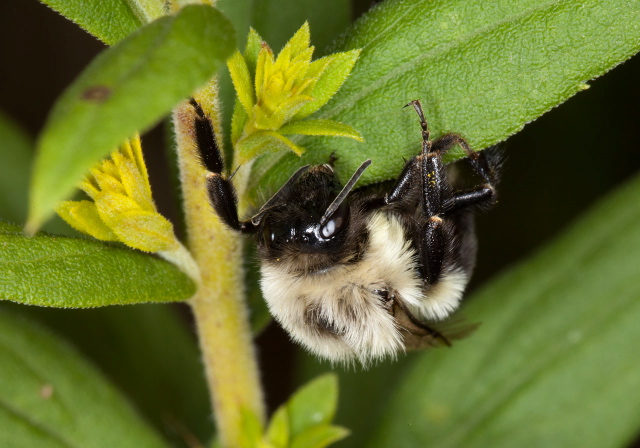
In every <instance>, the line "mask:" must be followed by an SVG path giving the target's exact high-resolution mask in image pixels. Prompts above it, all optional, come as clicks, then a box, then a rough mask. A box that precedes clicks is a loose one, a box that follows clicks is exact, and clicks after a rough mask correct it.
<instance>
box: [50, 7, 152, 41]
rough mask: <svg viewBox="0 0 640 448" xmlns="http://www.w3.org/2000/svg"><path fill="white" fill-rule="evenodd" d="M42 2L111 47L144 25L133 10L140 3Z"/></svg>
mask: <svg viewBox="0 0 640 448" xmlns="http://www.w3.org/2000/svg"><path fill="white" fill-rule="evenodd" d="M42 3H44V4H46V5H47V6H49V7H50V8H51V9H54V10H56V11H57V12H59V13H60V14H62V15H63V16H65V17H66V18H67V19H69V20H71V21H72V22H75V23H77V24H78V25H79V26H81V27H82V28H83V29H84V30H85V31H87V32H88V33H91V34H92V35H94V36H95V37H97V38H98V39H100V40H101V41H102V42H104V43H105V44H108V45H114V44H116V43H117V42H119V41H121V40H122V39H124V38H125V37H127V36H128V35H129V34H131V33H133V32H134V31H135V30H137V29H138V28H139V27H140V25H142V23H143V22H142V21H141V20H140V18H139V17H138V16H136V13H135V12H134V10H133V9H132V8H131V6H132V5H134V4H135V3H138V2H136V1H135V0H134V1H131V2H130V1H127V0H103V1H99V2H86V1H84V0H42Z"/></svg>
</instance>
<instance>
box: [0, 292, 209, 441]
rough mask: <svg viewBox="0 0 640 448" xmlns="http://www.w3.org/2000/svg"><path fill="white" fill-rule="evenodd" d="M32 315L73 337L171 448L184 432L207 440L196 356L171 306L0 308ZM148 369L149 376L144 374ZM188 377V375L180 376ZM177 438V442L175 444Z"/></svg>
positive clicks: (193, 344) (189, 333) (205, 405)
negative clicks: (169, 438) (166, 438)
mask: <svg viewBox="0 0 640 448" xmlns="http://www.w3.org/2000/svg"><path fill="white" fill-rule="evenodd" d="M7 308H9V311H13V312H16V313H19V314H20V315H23V316H26V317H29V318H30V319H36V320H37V321H38V322H41V323H43V324H45V325H46V327H47V328H50V329H51V330H52V331H54V332H55V333H56V334H59V335H60V336H62V337H64V338H65V339H66V340H69V341H70V342H72V343H73V345H74V347H75V348H77V349H78V350H79V351H80V352H82V353H83V354H84V356H85V358H86V359H87V360H90V362H91V363H92V364H94V365H96V367H98V368H99V369H100V371H101V372H104V374H105V375H106V376H107V377H108V378H109V380H110V381H112V382H113V383H114V385H115V386H116V387H118V389H120V390H122V391H123V392H124V393H126V395H127V397H128V398H129V400H130V401H131V402H132V404H133V405H134V406H135V407H136V408H137V409H139V410H140V412H141V413H142V414H143V415H144V416H145V417H147V418H148V419H149V422H150V423H152V424H154V426H155V427H156V428H157V429H158V430H159V431H160V432H161V433H162V434H164V435H166V436H167V437H171V442H172V444H173V445H174V446H176V447H182V446H185V447H186V444H185V443H184V440H183V437H184V435H185V433H186V434H190V435H194V436H195V437H196V438H197V439H198V440H208V439H209V438H210V437H211V433H212V432H213V421H212V420H211V419H206V418H202V416H203V415H207V414H208V413H209V412H210V404H209V394H208V392H207V385H206V382H205V380H204V372H203V369H202V362H201V355H200V352H199V350H198V347H197V343H196V340H195V338H194V336H193V334H192V331H191V329H190V328H189V326H188V322H186V321H185V319H183V317H184V315H183V314H182V313H181V312H180V311H182V310H180V309H177V307H176V306H171V305H158V304H144V305H137V306H127V307H121V306H109V307H102V308H93V309H76V310H73V309H60V308H45V307H39V306H23V305H18V304H13V303H10V302H3V303H2V304H0V310H2V309H7ZM150 368H152V370H153V381H150V380H149V372H150ZM185 378H188V379H189V380H188V381H185ZM180 442H182V443H180Z"/></svg>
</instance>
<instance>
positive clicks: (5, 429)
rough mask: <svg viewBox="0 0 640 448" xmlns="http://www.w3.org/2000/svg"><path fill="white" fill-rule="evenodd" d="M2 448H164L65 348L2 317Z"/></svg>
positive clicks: (13, 317) (14, 318) (15, 318)
mask: <svg viewBox="0 0 640 448" xmlns="http://www.w3.org/2000/svg"><path fill="white" fill-rule="evenodd" d="M0 446H3V447H12V448H71V447H80V446H81V447H84V448H103V447H104V448H107V447H114V446H117V447H121V448H137V447H141V446H144V447H146V448H166V447H167V445H166V444H165V443H164V442H163V441H162V440H161V439H160V437H159V436H158V435H156V434H155V433H154V432H153V431H152V430H151V428H150V427H149V426H148V425H147V424H146V423H145V422H144V421H143V420H142V419H141V418H140V417H139V416H138V415H137V414H136V413H135V412H134V410H133V408H132V407H131V406H130V405H129V404H128V403H127V402H126V400H125V399H124V398H123V397H122V396H121V395H120V394H119V393H118V392H117V391H116V389H115V388H114V387H113V386H111V385H110V384H109V383H108V382H107V381H106V380H105V379H104V378H103V377H102V376H101V375H100V374H99V373H98V371H96V369H94V368H93V367H91V366H89V365H88V364H87V363H86V362H85V361H83V360H82V359H81V357H80V356H79V355H78V354H77V353H76V352H75V351H74V350H72V349H71V347H69V346H68V345H67V344H66V343H65V342H63V341H61V340H60V339H58V338H57V337H56V336H54V335H53V334H51V333H50V332H48V331H45V330H44V329H42V328H41V327H39V326H37V325H35V324H33V323H32V322H30V321H28V320H26V319H24V318H23V317H21V316H19V315H18V314H16V313H13V312H9V311H8V310H7V309H6V308H2V309H1V310H0Z"/></svg>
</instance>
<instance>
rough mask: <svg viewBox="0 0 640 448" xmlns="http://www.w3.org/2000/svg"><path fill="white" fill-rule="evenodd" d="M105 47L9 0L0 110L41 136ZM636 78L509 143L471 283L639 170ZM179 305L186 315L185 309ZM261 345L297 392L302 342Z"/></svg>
mask: <svg viewBox="0 0 640 448" xmlns="http://www.w3.org/2000/svg"><path fill="white" fill-rule="evenodd" d="M357 3H358V4H356V5H355V7H354V11H358V12H362V11H364V10H366V7H367V6H368V2H357ZM296 28H297V25H296ZM103 48H104V46H103V45H102V44H101V43H99V42H98V41H97V40H95V39H94V38H93V37H91V36H90V35H88V34H87V33H85V32H84V31H82V30H81V29H80V28H78V27H77V26H76V25H74V24H73V23H71V22H69V21H67V20H66V19H64V18H63V17H61V16H59V15H58V14H57V13H55V12H53V11H51V10H49V9H48V8H47V7H45V6H44V5H42V4H40V3H38V2H37V1H36V0H3V1H2V2H0V61H1V62H0V110H2V111H3V112H5V113H6V114H7V115H8V116H9V117H11V118H12V119H14V120H15V121H16V122H18V123H19V124H20V125H21V126H22V127H23V128H24V129H25V130H26V131H27V132H28V133H29V134H30V135H32V136H34V137H35V136H36V135H37V134H38V132H39V131H40V130H41V129H42V127H43V124H44V121H45V119H46V117H47V114H48V112H49V110H50V109H51V106H52V104H53V102H54V101H55V99H56V98H57V97H58V96H59V95H60V93H61V92H62V91H63V89H64V88H65V87H66V86H67V85H68V84H69V83H70V82H71V81H72V80H73V79H74V78H75V77H76V76H77V75H78V74H79V73H80V72H81V70H82V69H83V68H84V67H85V66H86V65H87V64H88V63H89V61H91V59H92V58H93V57H94V56H95V55H96V54H97V53H98V52H99V51H101V50H102V49H103ZM639 79H640V58H638V57H637V56H636V57H634V58H632V59H631V60H629V61H627V62H626V63H624V64H622V65H621V66H619V67H617V68H615V69H614V70H613V71H611V72H610V73H608V74H606V75H604V76H603V77H601V78H599V79H597V80H595V81H593V82H591V83H590V84H591V88H590V89H589V90H587V91H584V92H581V93H579V94H577V95H576V96H574V97H573V98H571V99H570V100H569V101H567V102H566V103H565V104H563V105H562V106H560V107H558V108H556V109H554V110H552V111H550V112H549V113H547V114H545V115H544V116H543V117H541V118H539V119H538V120H536V121H535V122H533V123H531V124H529V125H527V126H526V127H525V129H524V130H523V131H522V132H520V133H518V134H517V135H514V136H513V137H511V138H509V139H508V140H507V142H506V155H507V160H506V164H505V168H504V176H503V180H502V182H501V184H500V187H499V193H500V202H499V205H498V206H497V207H496V208H495V209H494V210H492V211H491V212H490V213H487V214H485V215H483V216H480V217H479V219H478V238H479V242H480V252H479V259H478V266H477V270H476V273H475V275H474V278H473V280H472V283H471V285H470V289H471V290H473V289H475V288H477V287H478V286H479V285H481V284H482V283H483V282H484V281H486V280H487V279H489V278H491V277H492V276H493V275H495V274H497V273H498V272H499V271H500V270H502V269H504V268H506V267H507V266H509V265H511V264H513V263H516V262H517V261H518V260H520V259H524V258H526V257H527V256H528V255H529V254H531V253H532V252H534V251H535V250H536V249H537V248H538V247H540V246H541V245H543V244H545V243H546V242H548V241H551V240H552V239H553V238H554V237H555V236H556V235H558V234H559V233H560V232H562V230H563V229H564V228H565V227H566V226H567V225H568V224H569V223H570V222H571V221H572V220H573V219H575V218H576V217H577V216H578V215H580V213H581V212H582V211H583V210H585V209H586V208H588V207H589V206H590V205H591V204H592V203H594V202H595V201H597V200H598V199H599V198H601V197H603V196H605V195H606V194H607V193H608V192H609V191H610V190H612V189H614V188H615V187H616V186H618V185H620V184H622V183H623V182H624V181H625V180H626V179H628V178H630V177H631V176H633V175H634V174H636V172H637V171H638V169H639V168H640V143H639V140H638V123H640V104H639V103H640V83H638V80H639ZM163 138H164V137H163V132H162V129H156V130H154V131H153V132H152V133H151V134H150V135H149V136H147V137H146V138H145V142H144V146H145V157H146V158H147V160H148V163H149V165H150V171H151V177H152V183H153V187H154V196H155V198H156V201H157V202H158V205H159V208H160V210H161V212H162V213H164V214H165V215H167V216H169V217H175V216H176V210H175V205H174V204H175V203H174V202H173V200H172V199H171V198H172V197H173V193H174V192H173V191H172V187H171V186H170V183H169V182H167V180H166V179H168V177H169V171H168V168H167V163H166V161H165V159H164V151H163V150H162V144H163ZM638 200H640V198H638ZM602 219H607V217H606V216H603V217H602ZM639 225H640V223H639ZM177 310H178V312H180V313H183V314H184V316H185V319H188V318H189V317H188V313H187V312H186V308H185V307H178V308H177ZM259 344H260V352H261V358H262V360H261V362H262V366H263V376H264V380H265V383H266V387H267V391H268V392H267V394H268V398H269V404H270V407H271V408H273V406H276V405H278V404H279V403H280V402H282V401H283V400H284V399H285V398H286V397H287V396H288V395H289V393H290V391H291V389H292V382H293V374H292V373H291V372H293V370H294V369H293V366H294V360H293V359H294V358H293V357H294V355H295V353H296V350H297V348H294V347H293V346H292V345H291V344H290V343H289V342H288V339H287V337H286V336H285V335H284V334H283V333H282V332H281V331H280V330H279V329H278V327H277V326H275V325H271V326H270V327H269V328H268V329H267V330H266V331H265V332H264V333H263V334H262V335H261V336H260V338H259ZM636 446H640V444H636Z"/></svg>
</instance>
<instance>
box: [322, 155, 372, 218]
mask: <svg viewBox="0 0 640 448" xmlns="http://www.w3.org/2000/svg"><path fill="white" fill-rule="evenodd" d="M369 165H371V159H367V160H365V161H364V162H362V165H360V166H359V167H358V169H357V170H356V172H355V173H353V176H351V179H349V182H347V185H345V186H344V188H343V189H342V191H341V192H340V194H338V196H336V198H335V199H334V200H333V202H332V203H331V205H329V207H328V208H327V210H326V211H325V212H324V215H322V218H320V225H325V223H326V222H327V220H328V219H329V218H330V217H331V215H333V212H335V211H336V210H337V209H338V207H340V204H342V201H344V200H345V198H346V197H347V196H348V195H349V193H350V192H351V190H353V187H354V186H355V185H356V182H358V179H360V176H362V173H364V170H366V169H367V168H368V167H369Z"/></svg>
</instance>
